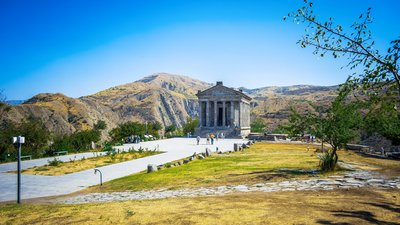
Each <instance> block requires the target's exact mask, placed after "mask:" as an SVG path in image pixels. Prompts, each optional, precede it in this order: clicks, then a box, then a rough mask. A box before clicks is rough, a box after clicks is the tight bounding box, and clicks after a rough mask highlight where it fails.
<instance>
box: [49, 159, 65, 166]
mask: <svg viewBox="0 0 400 225" xmlns="http://www.w3.org/2000/svg"><path fill="white" fill-rule="evenodd" d="M47 162H48V163H49V166H60V165H61V164H62V163H63V162H62V161H61V160H59V159H57V158H54V159H53V160H47Z"/></svg>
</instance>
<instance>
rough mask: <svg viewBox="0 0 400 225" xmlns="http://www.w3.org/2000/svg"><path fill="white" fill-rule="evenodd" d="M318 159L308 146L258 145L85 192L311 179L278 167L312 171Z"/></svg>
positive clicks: (133, 176)
mask: <svg viewBox="0 0 400 225" xmlns="http://www.w3.org/2000/svg"><path fill="white" fill-rule="evenodd" d="M317 167H318V159H317V156H316V154H315V153H314V151H313V150H312V149H310V150H309V151H308V150H307V145H293V144H265V143H258V144H255V145H253V146H252V147H251V148H250V149H246V150H245V151H243V152H236V153H231V154H226V155H215V156H212V157H208V158H206V159H203V160H195V161H192V162H190V163H188V164H184V165H182V166H179V167H173V168H168V169H164V170H161V171H157V172H155V173H146V172H142V173H138V174H134V175H131V176H127V177H123V178H119V179H116V180H113V181H110V182H107V183H105V184H103V186H102V187H101V189H99V188H98V187H92V188H90V189H89V190H87V191H90V192H92V191H94V192H98V191H125V190H135V191H137V190H148V189H158V188H170V189H175V188H182V187H197V186H216V185H225V184H243V183H256V182H260V181H263V182H265V181H277V180H282V179H289V178H301V177H306V176H310V175H309V174H307V173H284V172H281V171H278V169H280V168H291V169H304V170H313V169H317Z"/></svg>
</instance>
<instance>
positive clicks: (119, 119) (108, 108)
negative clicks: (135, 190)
mask: <svg viewBox="0 0 400 225" xmlns="http://www.w3.org/2000/svg"><path fill="white" fill-rule="evenodd" d="M212 85H213V84H209V83H206V82H203V81H199V80H196V79H192V78H190V77H187V76H179V75H172V74H166V73H159V74H154V75H151V76H148V77H145V78H143V79H141V80H138V81H136V82H133V83H129V84H124V85H120V86H116V87H112V88H109V89H107V90H104V91H101V92H98V93H96V94H93V95H89V96H84V97H81V98H70V97H67V96H65V95H63V94H60V93H57V94H38V95H36V96H34V97H32V98H31V99H29V100H27V101H26V102H24V103H23V104H21V105H17V106H13V107H12V110H11V111H10V112H9V113H8V115H7V118H6V119H9V120H12V121H15V122H18V121H21V120H23V119H26V118H28V117H32V118H35V119H40V120H42V121H43V122H44V123H45V125H46V127H48V128H49V130H51V131H52V132H54V133H57V134H64V133H73V132H74V131H76V130H85V129H90V128H92V127H93V125H94V124H95V123H96V122H97V121H99V120H104V121H105V122H106V123H107V127H108V128H107V130H110V129H112V128H113V127H115V126H117V125H118V124H119V123H123V122H126V121H141V122H144V121H149V122H152V121H158V122H160V123H161V124H163V125H164V126H168V125H171V124H175V125H176V126H178V127H180V126H181V125H182V124H184V123H185V122H186V119H187V117H189V116H190V117H195V116H197V114H198V112H197V110H198V103H197V97H196V96H195V94H196V93H197V91H198V90H204V89H207V88H209V87H211V86H212ZM241 89H243V91H244V92H246V93H247V94H249V95H250V96H251V97H253V99H254V101H253V103H252V106H253V109H252V118H255V117H261V118H263V119H264V120H265V121H266V122H267V123H268V127H269V129H270V130H272V129H273V128H275V127H276V126H277V125H278V124H280V123H282V122H284V121H285V120H286V119H287V117H288V115H289V110H290V107H291V106H295V107H296V108H298V109H300V110H307V107H308V103H307V102H308V101H310V102H313V103H316V104H322V105H327V104H329V103H330V102H331V101H332V100H333V98H334V97H335V95H336V91H335V90H336V87H320V86H308V85H297V86H290V87H265V88H258V89H246V88H241ZM107 130H106V131H105V132H107Z"/></svg>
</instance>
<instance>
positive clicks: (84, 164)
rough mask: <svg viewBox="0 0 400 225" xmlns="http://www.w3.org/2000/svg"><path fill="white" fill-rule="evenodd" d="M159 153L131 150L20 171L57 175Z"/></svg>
mask: <svg viewBox="0 0 400 225" xmlns="http://www.w3.org/2000/svg"><path fill="white" fill-rule="evenodd" d="M160 153H161V152H156V151H141V152H138V151H131V152H123V153H116V154H110V155H107V156H98V157H93V158H87V159H82V160H73V159H71V161H70V162H60V163H59V164H58V165H54V166H51V165H45V166H39V167H33V168H29V169H25V170H23V171H22V173H23V174H33V175H44V176H59V175H64V174H69V173H75V172H79V171H83V170H87V169H93V168H96V167H102V166H107V165H111V164H114V163H120V162H125V161H128V160H132V159H138V158H143V157H146V156H151V155H156V154H160ZM93 154H96V153H93Z"/></svg>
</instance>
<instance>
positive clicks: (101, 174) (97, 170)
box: [94, 169, 103, 186]
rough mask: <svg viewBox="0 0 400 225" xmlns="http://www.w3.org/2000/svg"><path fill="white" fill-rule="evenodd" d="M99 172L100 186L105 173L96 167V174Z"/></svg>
mask: <svg viewBox="0 0 400 225" xmlns="http://www.w3.org/2000/svg"><path fill="white" fill-rule="evenodd" d="M97 172H99V174H100V186H102V185H103V173H102V172H101V171H100V170H99V169H94V174H96V173H97Z"/></svg>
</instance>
